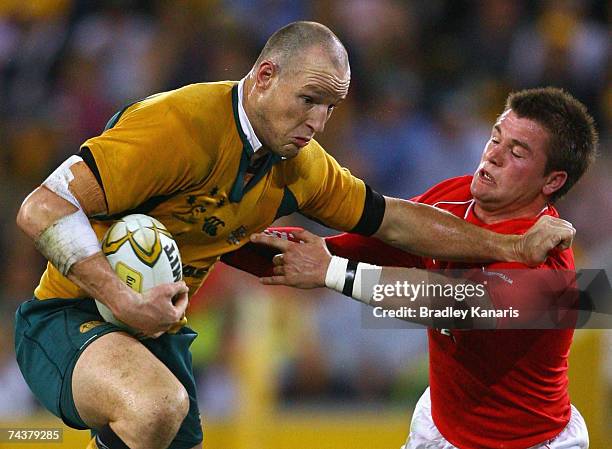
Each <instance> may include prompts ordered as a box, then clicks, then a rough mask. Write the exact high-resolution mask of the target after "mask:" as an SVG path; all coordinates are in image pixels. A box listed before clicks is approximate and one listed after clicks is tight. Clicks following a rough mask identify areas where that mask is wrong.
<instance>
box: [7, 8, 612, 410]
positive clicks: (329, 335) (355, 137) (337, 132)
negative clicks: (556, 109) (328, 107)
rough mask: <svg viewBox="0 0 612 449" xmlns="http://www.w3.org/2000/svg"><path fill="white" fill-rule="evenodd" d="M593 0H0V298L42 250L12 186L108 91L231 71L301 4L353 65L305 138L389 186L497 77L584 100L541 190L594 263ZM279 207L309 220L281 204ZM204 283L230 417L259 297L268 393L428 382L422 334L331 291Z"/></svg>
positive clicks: (215, 392) (599, 49)
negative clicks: (577, 145) (571, 146)
mask: <svg viewBox="0 0 612 449" xmlns="http://www.w3.org/2000/svg"><path fill="white" fill-rule="evenodd" d="M610 8H612V4H611V3H610V2H606V1H603V0H601V1H588V0H582V1H581V0H550V1H538V2H531V1H526V0H458V1H457V0H456V1H450V0H449V1H443V0H414V1H394V0H346V1H344V0H337V1H329V0H314V1H309V0H288V1H281V0H184V1H180V2H173V1H163V0H159V1H144V0H143V1H137V0H132V1H129V0H125V1H121V0H115V1H86V0H82V1H79V0H38V1H30V2H23V1H12V0H3V1H0V204H2V209H3V213H2V214H1V215H0V231H1V232H0V254H2V257H1V258H0V267H1V269H0V279H1V281H0V299H1V301H0V308H1V311H2V314H3V316H6V317H11V316H12V314H13V313H14V310H15V308H16V307H17V305H18V303H19V302H20V301H22V300H24V299H26V298H28V297H30V296H31V294H32V290H33V287H34V286H35V285H36V283H37V279H38V277H39V275H40V273H41V272H42V270H43V267H44V261H43V260H42V258H41V257H40V256H39V255H38V254H37V253H36V251H35V249H34V247H33V245H32V244H31V243H30V242H29V241H28V240H27V239H26V238H25V237H24V236H23V235H21V234H20V232H18V230H17V229H16V227H15V225H14V217H15V214H16V210H17V208H18V206H19V204H20V202H21V201H22V200H23V198H24V196H25V195H26V194H27V193H28V192H29V191H31V190H32V189H33V188H34V187H36V186H37V185H38V184H39V183H40V182H41V181H42V180H43V179H44V178H45V177H46V176H47V175H48V174H49V173H50V172H51V170H52V169H53V168H54V167H56V166H57V165H58V164H59V163H60V162H62V161H63V160H64V159H66V158H67V157H68V156H69V155H71V154H73V153H75V152H76V151H77V150H78V147H79V145H80V143H81V142H82V141H84V140H85V139H86V138H88V137H89V136H92V135H95V134H98V133H100V132H101V130H102V128H103V127H104V124H105V123H106V121H107V120H108V119H109V118H110V117H111V116H112V115H113V113H114V112H115V111H116V110H118V109H119V108H121V107H122V105H124V104H126V103H128V102H130V101H133V100H136V99H138V98H142V97H145V96H147V95H150V94H152V93H155V92H159V91H163V90H169V89H173V88H176V87H179V86H181V85H184V84H188V83H194V82H201V81H214V80H225V79H233V80H238V79H240V78H241V77H242V76H243V75H244V74H245V73H246V72H247V71H248V70H249V69H250V66H251V64H252V63H253V61H254V60H255V58H256V56H257V54H258V51H259V50H260V49H261V47H262V46H263V43H264V42H265V40H266V38H267V37H268V36H269V35H270V34H271V33H272V32H273V31H274V30H275V29H277V28H279V27H280V26H282V25H284V24H286V23H288V22H291V21H294V20H300V19H311V20H317V21H320V22H322V23H324V24H326V25H328V26H330V28H332V30H334V31H335V32H336V33H337V34H338V35H339V37H340V38H341V39H342V40H343V42H344V43H345V44H346V46H347V48H348V51H349V55H350V59H351V65H352V85H351V89H350V93H349V97H348V100H347V101H346V102H344V103H343V104H342V105H341V107H340V108H338V110H337V111H336V112H335V113H334V117H333V119H332V120H331V122H330V123H329V125H328V127H327V129H326V131H325V133H324V134H323V135H322V136H320V138H319V140H320V141H321V142H322V143H323V144H324V146H325V147H326V148H327V150H328V151H329V152H330V153H331V154H332V155H334V156H335V157H336V158H337V159H338V160H339V161H340V162H341V163H342V164H343V165H345V166H347V167H349V168H350V169H351V171H352V172H353V173H355V174H356V175H358V176H359V177H361V178H363V179H365V180H367V181H368V182H369V183H370V184H371V185H372V186H373V187H374V188H376V189H377V190H378V191H380V192H382V193H385V194H388V195H394V196H400V197H404V198H409V197H411V196H413V195H416V194H418V193H420V192H421V191H423V190H424V189H426V188H427V187H429V186H430V185H433V184H434V183H436V182H438V181H440V180H442V179H444V178H447V177H451V176H456V175H462V174H465V173H471V172H472V171H473V169H474V167H475V166H476V164H477V161H478V159H479V156H480V153H481V151H482V149H483V147H484V144H485V142H486V140H487V139H488V136H489V133H490V127H491V124H492V123H493V121H494V119H495V117H496V115H497V114H499V113H500V112H501V111H502V108H503V104H504V99H505V97H506V95H507V94H508V92H509V91H511V90H515V89H520V88H525V87H534V86H544V85H555V86H560V87H565V88H567V89H568V90H569V91H570V92H572V93H573V94H574V95H575V96H577V97H578V98H579V99H581V100H582V101H583V102H585V103H586V104H587V105H588V107H589V109H590V111H591V112H592V113H593V115H594V116H595V118H596V121H597V123H598V126H599V131H600V135H601V151H600V152H601V155H600V157H599V159H598V161H597V164H596V166H595V167H593V169H592V170H591V171H590V172H589V173H588V174H587V175H586V176H585V179H584V180H583V181H582V182H581V183H580V184H579V185H578V186H577V187H576V188H575V189H574V191H573V192H572V193H570V195H569V197H568V198H567V199H565V200H563V201H562V202H561V203H560V204H559V208H560V209H561V211H562V215H563V216H564V217H565V218H567V219H569V220H570V221H572V222H573V224H574V226H575V227H576V228H577V230H578V237H577V243H576V246H575V249H576V253H577V256H578V260H577V262H578V263H577V265H578V266H580V267H591V268H607V269H608V270H609V272H612V270H610V268H611V265H612V262H611V257H610V256H611V255H612V235H611V232H610V231H611V230H612V188H611V185H612V181H611V176H610V175H611V173H612V171H611V170H610V169H611V167H612V156H611V155H610V153H609V149H610V137H611V131H612V126H611V124H612V82H611V81H612V65H611V64H610V58H609V55H610V50H611V49H610V21H609V19H610V12H611V10H610ZM168 151H171V148H169V149H168ZM283 224H293V225H304V226H307V227H309V228H310V229H314V230H316V231H318V232H324V230H322V229H321V228H320V227H317V226H313V225H312V224H308V223H307V222H306V221H305V220H301V219H300V218H299V217H297V218H295V217H292V218H289V219H286V220H284V221H283ZM406 232H410V230H406ZM210 281H211V282H210V283H209V285H207V286H206V287H204V288H203V289H202V291H201V292H200V293H199V294H198V295H197V297H196V298H195V299H194V300H193V304H192V306H191V310H190V323H191V325H192V326H193V327H194V328H196V329H197V330H199V331H200V332H201V334H200V338H199V339H198V340H197V341H196V344H195V345H194V348H193V349H194V361H195V363H196V366H197V371H198V373H199V382H200V396H201V408H202V410H203V411H204V413H205V415H206V416H226V415H229V414H231V413H232V410H233V409H234V407H235V405H236V402H237V401H238V400H239V397H238V394H239V393H238V389H237V387H236V383H237V380H236V372H235V369H233V368H232V366H233V363H234V362H233V360H235V358H236V357H240V351H241V350H244V349H240V348H241V345H240V344H238V341H237V327H238V325H237V320H238V319H239V318H237V317H239V316H240V315H241V312H240V310H241V308H242V306H243V304H245V303H255V304H258V303H261V304H264V303H265V304H268V305H269V304H270V303H272V304H273V306H272V307H271V309H270V310H271V312H270V316H269V317H268V323H269V325H270V326H269V329H268V330H267V331H266V332H265V335H266V337H265V338H266V339H268V345H269V346H270V347H271V348H272V349H273V350H272V351H270V355H271V357H270V361H269V362H270V365H271V366H274V373H275V378H276V379H277V381H276V382H275V383H274V389H275V391H276V394H277V395H278V397H279V398H280V400H281V401H283V402H285V403H292V402H298V403H304V402H307V401H315V402H316V403H317V404H319V403H321V402H325V403H329V404H331V403H334V404H342V403H346V402H349V403H353V404H361V403H363V401H366V402H367V401H385V403H389V402H395V403H407V402H410V401H411V400H414V399H415V398H416V397H418V395H419V394H420V392H421V391H422V388H423V387H424V385H425V384H426V382H427V380H426V372H427V367H426V352H425V351H426V346H425V340H426V337H425V334H424V332H419V331H406V330H387V331H380V330H379V331H374V330H365V329H362V328H361V327H360V321H359V320H360V315H359V313H360V312H359V308H358V307H357V306H356V305H355V304H352V303H351V302H350V301H346V300H345V299H343V298H341V297H339V296H338V295H334V294H329V293H326V292H322V291H319V292H312V291H311V292H307V293H295V292H293V291H290V290H288V289H282V288H278V289H264V288H262V287H260V286H259V285H258V284H257V282H256V281H255V280H254V279H251V278H249V277H248V276H246V275H242V274H238V273H237V272H236V271H233V270H231V269H229V268H227V267H219V268H217V269H215V270H214V272H213V274H212V275H211V279H210ZM269 298H273V299H269ZM11 332H12V326H9V325H8V324H6V325H5V326H2V329H1V330H0V396H1V397H3V398H8V399H9V400H8V401H7V400H3V401H0V403H1V404H2V405H0V415H3V416H5V417H6V416H15V415H17V414H19V413H30V412H31V411H32V410H34V409H35V408H36V405H35V404H34V402H33V400H32V399H31V398H30V396H29V392H28V390H27V387H25V386H24V385H23V383H22V381H21V379H20V375H19V373H18V369H17V368H16V366H15V364H14V362H13V359H14V355H13V352H12V336H11ZM262 338H263V337H262ZM251 349H252V350H255V351H256V350H258V342H257V341H254V342H252V348H251Z"/></svg>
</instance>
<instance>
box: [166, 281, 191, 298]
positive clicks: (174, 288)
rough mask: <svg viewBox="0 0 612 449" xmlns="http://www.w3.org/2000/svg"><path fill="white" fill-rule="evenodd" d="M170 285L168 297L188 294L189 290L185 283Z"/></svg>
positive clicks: (179, 282)
mask: <svg viewBox="0 0 612 449" xmlns="http://www.w3.org/2000/svg"><path fill="white" fill-rule="evenodd" d="M169 285H170V296H177V295H180V294H183V293H189V288H187V284H185V281H178V282H172V283H171V284H169Z"/></svg>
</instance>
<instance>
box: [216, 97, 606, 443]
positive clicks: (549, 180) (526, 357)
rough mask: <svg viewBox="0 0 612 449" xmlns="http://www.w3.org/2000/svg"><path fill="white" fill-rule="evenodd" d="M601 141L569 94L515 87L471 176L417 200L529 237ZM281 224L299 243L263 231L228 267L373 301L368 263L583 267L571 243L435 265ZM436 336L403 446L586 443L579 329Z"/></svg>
mask: <svg viewBox="0 0 612 449" xmlns="http://www.w3.org/2000/svg"><path fill="white" fill-rule="evenodd" d="M596 146H597V133H596V130H595V127H594V123H593V119H592V118H591V117H590V115H589V114H588V112H587V111H586V108H585V107H584V106H583V105H582V104H581V103H580V102H578V101H577V100H576V99H574V98H573V97H572V96H571V95H569V94H567V93H566V92H564V91H562V90H560V89H555V88H544V89H531V90H525V91H521V92H517V93H514V94H511V95H510V96H509V97H508V100H507V102H506V107H505V110H504V112H503V113H502V114H501V116H500V117H499V118H498V120H497V121H496V123H495V124H494V126H493V129H492V133H491V138H490V139H489V141H488V142H487V144H486V147H485V149H484V152H483V155H482V158H481V161H480V164H479V165H478V168H477V170H476V172H475V173H474V175H473V176H462V177H458V178H453V179H448V180H446V181H443V182H441V183H439V184H437V185H436V186H434V187H432V188H431V189H429V190H428V191H427V192H425V193H424V194H422V195H420V196H418V197H416V198H413V201H415V202H418V203H424V204H429V205H432V206H435V207H437V208H440V209H442V210H446V211H448V212H449V213H451V214H453V215H455V216H457V217H460V218H463V219H464V220H466V221H468V222H470V223H473V224H476V225H478V226H480V227H483V228H486V229H489V230H493V231H495V232H499V233H505V234H521V233H525V232H526V231H527V230H528V229H529V228H530V227H531V226H532V225H533V224H534V223H535V222H536V220H538V218H540V217H542V216H550V217H558V213H557V211H556V210H555V208H554V207H553V204H554V202H555V201H557V200H558V199H559V198H561V197H562V196H563V195H565V194H566V193H567V192H568V191H569V190H570V189H571V187H572V186H573V185H574V184H575V183H576V181H577V180H578V179H579V178H580V177H581V176H582V175H583V173H584V172H585V170H586V169H587V168H588V166H589V164H590V163H591V162H592V161H593V159H594V156H595V152H596ZM276 231H277V236H278V235H280V234H279V233H281V234H282V233H283V232H285V233H288V234H290V236H291V238H289V239H278V238H275V237H272V236H269V235H263V234H260V235H256V236H254V238H253V239H252V240H253V241H254V242H255V243H256V244H257V246H250V247H245V248H243V249H241V250H240V254H237V255H236V254H235V255H232V256H231V257H229V258H227V259H226V260H227V262H228V263H229V264H231V265H234V266H238V267H240V268H243V269H246V270H247V271H251V272H254V273H255V274H259V275H263V276H264V277H263V278H262V281H263V282H264V283H266V284H284V285H292V286H296V287H301V288H311V287H321V286H324V285H325V286H327V287H329V288H334V289H336V290H339V291H341V292H343V293H344V294H347V295H349V296H352V297H353V298H355V299H358V300H360V301H362V302H365V303H368V304H369V303H370V301H371V300H372V296H373V294H372V289H371V288H366V287H367V286H365V285H364V282H361V281H360V277H362V276H363V275H364V272H365V270H370V272H372V271H374V272H375V273H377V282H378V283H379V285H381V284H393V283H394V282H395V281H397V280H408V281H410V282H411V283H413V284H418V283H423V282H431V280H432V279H434V278H435V276H438V275H437V274H433V272H432V271H427V270H445V269H454V268H456V269H459V268H463V269H465V268H479V269H480V270H482V271H485V272H489V273H501V272H502V271H503V272H504V273H508V271H504V270H508V269H523V271H522V272H528V273H529V272H530V273H534V274H536V275H537V274H538V273H544V272H543V271H540V270H545V269H553V270H573V269H574V258H573V254H572V250H571V249H564V250H559V251H553V252H551V253H550V254H549V257H548V258H547V259H546V261H545V262H544V263H542V264H541V265H539V266H538V267H532V268H529V267H527V266H526V265H521V264H518V263H491V264H473V263H472V264H468V263H459V262H446V261H440V260H433V259H429V258H424V257H419V256H415V255H411V254H408V253H405V252H403V251H400V250H398V249H396V248H393V247H390V246H388V245H387V244H385V243H382V242H381V241H379V240H377V239H375V238H373V237H363V236H358V235H355V234H341V235H338V236H333V237H330V238H327V239H321V238H319V237H317V236H314V235H312V234H310V233H308V232H306V231H295V229H293V230H290V229H284V230H283V229H281V228H277V230H276ZM406 232H410V230H409V229H406ZM292 239H293V240H301V241H302V243H303V244H296V243H294V242H291V241H290V240H292ZM259 244H267V245H270V246H272V247H274V248H276V249H277V250H280V251H282V253H281V254H277V255H276V256H274V258H273V265H274V267H273V268H272V265H271V264H270V263H268V265H266V264H262V261H263V259H264V258H262V257H261V255H262V254H263V253H262V251H261V249H260V248H259V247H258V245H259ZM329 251H331V253H332V254H334V256H333V257H332V255H331V254H330V253H329ZM348 259H352V260H353V261H349V260H348ZM356 260H359V261H361V263H359V264H357V263H356V262H354V261H356ZM369 264H376V265H374V266H373V265H369ZM381 266H386V267H385V268H382V267H381ZM392 266H395V267H412V268H421V269H416V270H415V269H405V268H391V267H392ZM425 269H427V270H425ZM525 270H534V271H525ZM365 284H367V283H365ZM531 285H532V286H533V287H536V286H535V285H533V283H532V284H531ZM370 287H373V285H370ZM515 287H516V286H515ZM502 289H503V287H502ZM535 289H536V290H537V287H536V288H535ZM522 293H525V292H524V291H523V292H522ZM492 296H493V295H492ZM393 299H397V298H385V301H387V306H388V307H392V304H393ZM523 299H524V298H522V297H521V295H517V294H516V291H515V295H512V292H511V291H510V295H509V296H508V295H507V296H506V297H505V299H504V300H505V302H506V303H508V301H510V304H512V301H516V304H515V305H517V306H520V305H521V304H520V301H521V300H523ZM379 304H385V302H381V303H377V304H376V305H379ZM430 305H431V304H430ZM417 321H418V320H417ZM428 334H429V359H430V375H429V378H430V387H429V388H428V389H427V390H426V391H425V393H424V394H423V396H422V397H421V399H420V400H419V401H418V404H417V406H416V408H415V411H414V414H413V417H412V423H411V429H410V436H409V439H408V442H407V443H406V445H405V446H404V447H405V449H426V448H427V449H452V448H460V449H502V448H503V449H527V448H529V449H531V448H541V449H554V448H558V449H561V448H563V449H584V448H587V447H588V444H589V443H588V432H587V428H586V425H585V422H584V420H583V418H582V416H581V415H580V413H579V412H578V410H577V409H576V408H575V407H574V406H572V405H571V403H570V398H569V395H568V377H567V369H568V355H569V349H570V345H571V342H572V337H573V330H572V329H548V330H541V329H529V330H508V329H506V330H500V329H496V330H457V329H455V330H444V331H440V330H437V329H433V328H430V329H429V330H428Z"/></svg>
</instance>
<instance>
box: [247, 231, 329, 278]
mask: <svg viewBox="0 0 612 449" xmlns="http://www.w3.org/2000/svg"><path fill="white" fill-rule="evenodd" d="M294 235H295V237H296V238H297V239H299V240H301V241H302V243H295V242H291V241H288V240H282V239H279V238H278V237H272V236H270V235H266V234H263V233H260V234H253V235H252V236H251V241H252V242H254V243H259V244H264V245H269V246H271V247H273V248H276V249H279V250H281V251H282V253H281V254H277V255H276V256H274V259H272V261H273V263H274V276H271V277H264V278H261V282H262V283H263V284H267V285H288V286H291V287H298V288H316V287H324V286H325V275H326V273H327V267H328V266H329V262H330V260H331V254H330V253H329V251H328V250H327V246H326V245H325V240H324V239H322V238H321V237H319V236H316V235H314V234H312V233H310V232H308V231H297V232H294Z"/></svg>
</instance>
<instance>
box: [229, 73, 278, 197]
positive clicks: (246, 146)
mask: <svg viewBox="0 0 612 449" xmlns="http://www.w3.org/2000/svg"><path fill="white" fill-rule="evenodd" d="M243 83H244V79H242V80H241V81H240V82H239V83H238V84H237V85H234V86H233V87H232V109H233V111H234V121H235V122H236V129H237V130H238V135H239V136H240V140H241V141H242V154H241V155H240V165H239V167H238V173H237V174H236V179H235V180H234V184H233V186H232V189H231V191H230V195H229V200H230V202H232V203H237V202H239V201H240V200H242V197H243V196H244V194H245V193H246V192H248V191H249V190H251V188H252V187H253V186H255V185H256V184H257V183H258V182H259V181H260V180H261V179H262V178H263V177H264V176H265V175H266V174H267V173H269V172H270V170H272V166H273V165H274V164H277V163H279V162H280V161H281V160H282V159H281V157H280V156H278V155H277V154H275V153H269V154H266V155H265V156H264V157H263V161H262V163H261V164H260V165H259V167H258V168H257V171H256V172H255V173H254V174H253V177H252V178H251V179H250V180H249V182H247V183H246V185H245V183H244V179H245V176H246V173H247V168H248V166H249V163H250V161H251V158H252V157H253V154H254V153H255V151H257V150H259V149H260V148H261V147H262V144H261V142H260V141H259V139H258V138H257V136H256V135H255V132H254V131H253V128H252V127H251V124H250V123H249V120H248V118H247V116H246V113H245V111H244V108H243V106H242V95H241V86H242V85H243ZM241 111H242V114H243V117H244V122H243V120H242V116H241Z"/></svg>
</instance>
